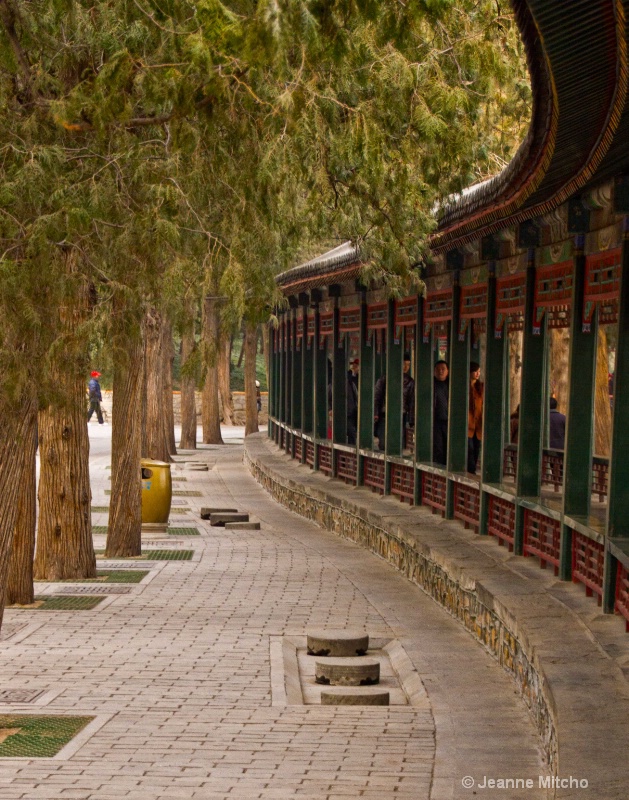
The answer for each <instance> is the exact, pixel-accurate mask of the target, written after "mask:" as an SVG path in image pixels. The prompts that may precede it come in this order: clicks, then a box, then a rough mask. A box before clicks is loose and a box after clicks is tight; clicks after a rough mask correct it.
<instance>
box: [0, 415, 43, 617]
mask: <svg viewBox="0 0 629 800" xmlns="http://www.w3.org/2000/svg"><path fill="white" fill-rule="evenodd" d="M25 427H26V431H25V439H24V442H23V448H24V464H23V467H22V475H21V477H20V478H19V479H18V481H19V486H20V494H19V498H18V501H17V519H16V521H15V530H14V532H13V545H12V548H11V561H10V564H9V575H8V579H7V593H6V604H7V605H13V604H14V603H18V604H20V605H24V606H25V605H29V604H30V603H33V602H34V600H35V593H34V590H33V555H34V553H35V528H36V525H37V479H36V475H35V466H36V465H35V455H36V453H37V410H36V408H35V405H34V404H33V407H32V408H31V411H30V413H29V414H27V419H26V420H25ZM0 584H1V582H0Z"/></svg>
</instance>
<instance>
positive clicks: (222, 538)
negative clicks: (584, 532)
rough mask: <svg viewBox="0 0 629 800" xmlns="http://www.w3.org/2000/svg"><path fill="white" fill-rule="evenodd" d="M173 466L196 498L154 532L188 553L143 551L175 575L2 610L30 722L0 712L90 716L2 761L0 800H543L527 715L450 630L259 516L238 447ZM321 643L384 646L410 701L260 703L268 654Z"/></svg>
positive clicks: (7, 653) (399, 584)
mask: <svg viewBox="0 0 629 800" xmlns="http://www.w3.org/2000/svg"><path fill="white" fill-rule="evenodd" d="M90 433H91V435H92V438H93V440H95V437H96V436H97V435H99V436H101V439H103V438H104V437H106V432H104V431H102V430H99V431H98V434H97V433H95V432H94V429H93V428H90ZM235 433H236V434H237V433H238V431H236V432H235ZM93 444H94V445H96V444H98V446H95V447H94V456H93V458H92V485H93V495H94V496H93V501H92V502H93V505H94V506H100V505H106V504H107V500H108V497H107V496H106V495H105V494H104V491H105V489H108V488H109V481H108V477H109V471H108V470H107V469H106V465H107V464H108V463H109V456H108V453H107V447H106V442H104V441H100V442H98V443H97V442H95V441H93ZM190 458H194V459H195V460H204V461H206V462H208V463H209V464H210V465H213V468H212V469H210V471H209V472H193V471H189V470H186V469H182V468H181V467H182V465H179V464H178V465H176V467H175V468H174V469H173V475H174V477H175V478H177V477H185V478H186V481H185V482H182V483H177V485H176V487H175V488H176V489H179V490H185V491H200V492H201V493H202V496H200V497H194V496H186V497H182V498H181V499H180V498H177V500H178V503H182V504H184V503H185V505H177V506H175V507H174V509H173V514H172V516H171V525H177V526H179V527H196V528H198V529H199V531H200V532H201V536H190V537H185V536H184V537H173V536H171V537H170V538H169V540H168V541H167V542H166V543H162V542H160V543H156V544H155V545H152V544H151V545H147V547H153V546H155V547H156V546H157V545H158V544H159V545H160V546H162V545H163V544H165V545H168V546H169V547H171V548H172V547H175V546H176V547H177V548H180V549H192V550H194V556H193V559H192V560H191V561H164V562H153V563H152V564H151V565H150V577H149V579H147V580H148V582H147V581H145V582H143V583H141V584H137V585H134V586H133V587H132V588H131V591H130V593H129V594H123V595H112V596H111V597H108V598H107V600H106V601H105V604H104V605H102V606H100V607H98V608H96V609H94V610H93V611H82V612H43V611H34V610H18V609H8V610H7V612H6V613H5V628H4V630H3V637H2V640H1V641H0V688H1V689H3V690H4V689H28V690H37V691H43V692H47V693H49V694H47V695H45V696H44V698H47V700H46V704H45V705H41V706H35V705H34V704H23V705H20V706H16V705H7V704H5V705H1V704H0V714H2V713H7V712H16V711H19V712H20V713H22V712H23V713H47V714H51V713H55V714H83V715H95V716H96V717H97V722H96V723H95V726H94V727H98V726H100V727H98V730H95V731H94V732H93V735H91V736H88V737H85V741H84V743H83V744H82V745H81V746H80V747H78V749H77V748H75V752H74V753H72V754H70V755H69V757H64V754H63V753H62V758H57V759H52V760H51V759H30V760H18V759H1V760H0V798H1V799H2V800H13V799H14V798H28V800H36V799H37V798H43V799H45V800H60V799H61V798H75V800H92V798H94V799H96V798H98V800H119V799H120V798H132V799H133V800H145V799H146V800H149V799H150V800H157V799H158V798H164V800H176V798H195V799H196V798H201V799H202V800H220V799H221V798H236V799H237V800H249V798H266V799H267V800H275V799H276V798H277V800H279V799H280V798H292V797H294V798H309V799H310V800H315V798H317V800H319V799H320V798H330V799H331V798H348V797H349V798H351V797H355V798H359V797H364V798H378V800H386V799H387V798H409V799H410V798H413V800H424V798H426V799H428V798H433V800H445V798H472V797H473V796H474V795H473V794H472V790H471V789H465V788H463V786H462V779H463V778H464V777H465V776H474V778H475V780H477V781H480V780H482V777H483V776H484V775H487V776H489V777H493V778H501V777H510V778H523V779H527V778H528V779H532V780H533V781H534V788H532V789H527V790H522V791H519V790H512V789H509V790H506V791H500V790H497V791H492V792H490V793H489V792H485V791H483V790H481V789H479V790H478V792H477V794H478V795H482V794H487V793H489V794H490V795H491V797H493V798H505V799H506V798H509V800H511V798H519V797H526V798H540V797H546V796H547V793H546V790H544V789H539V788H538V776H540V775H544V774H546V769H545V767H544V765H543V764H542V760H541V757H540V751H539V743H538V739H537V736H536V733H535V730H534V727H533V724H532V721H531V719H530V718H529V715H528V712H527V711H526V709H525V707H524V705H523V703H522V701H521V700H520V698H519V696H518V695H517V694H516V692H515V690H514V686H513V684H512V683H511V680H510V678H509V677H508V676H507V675H506V674H505V673H504V672H503V671H502V670H501V668H500V667H499V666H498V665H497V664H496V663H495V662H494V661H493V660H492V658H491V657H490V656H489V655H488V654H487V653H485V652H484V651H483V650H482V649H481V647H479V645H478V644H477V643H476V642H475V641H473V640H472V638H471V637H470V636H469V635H468V634H467V633H466V632H465V631H464V630H463V629H462V628H461V627H460V626H459V625H458V624H457V623H456V622H455V621H454V620H452V619H451V618H450V617H449V616H448V615H447V614H446V613H445V612H443V611H442V610H441V609H440V608H438V607H437V606H436V604H434V603H433V602H432V601H431V600H430V599H428V598H427V597H426V596H425V595H423V594H422V592H421V591H420V590H419V589H418V588H417V587H415V586H413V585H412V584H410V583H409V582H408V581H406V580H405V579H404V578H402V577H401V576H400V575H398V574H397V573H396V572H395V570H393V569H392V568H391V567H390V566H389V565H388V564H386V563H385V562H383V561H381V560H380V559H378V558H377V557H375V556H374V555H372V554H370V553H368V552H365V551H363V550H362V549H361V548H359V547H356V546H354V545H352V544H351V543H349V542H347V541H344V540H340V539H338V538H337V537H335V536H333V535H332V534H329V533H327V532H325V531H322V530H320V529H319V528H317V527H316V526H315V525H313V524H311V523H309V522H307V521H304V520H303V519H301V518H299V517H297V516H296V515H294V514H292V513H291V512H288V511H286V510H284V509H282V508H281V507H279V506H278V505H276V504H275V503H274V502H273V501H271V500H270V499H269V498H268V496H267V495H266V494H265V493H264V491H263V490H262V489H261V488H260V487H259V486H258V485H257V484H256V483H255V482H254V480H253V479H252V478H251V476H250V475H249V474H248V472H247V471H246V470H245V468H244V466H243V464H242V446H241V445H239V444H238V443H237V440H233V441H232V443H231V444H227V445H225V446H222V447H220V448H203V449H202V450H200V451H199V452H198V453H196V454H195V455H194V456H190ZM223 503H225V504H228V505H231V504H233V505H234V506H235V507H238V508H239V509H241V510H245V511H248V512H250V513H251V514H253V515H255V517H256V518H258V519H259V520H261V522H262V530H260V531H230V532H227V531H225V530H223V529H216V528H211V527H210V526H209V523H206V522H203V521H201V520H200V519H199V517H198V509H199V508H200V507H201V506H203V505H218V504H223ZM183 508H187V509H189V511H188V512H187V513H182V512H181V509H183ZM105 522H106V515H104V514H98V513H97V514H94V523H95V524H97V525H98V524H104V523H105ZM95 543H96V546H97V547H98V546H101V545H104V536H100V535H97V536H95ZM174 543H176V544H174ZM54 590H55V588H54V587H53V586H52V585H47V586H40V587H39V589H38V593H39V592H42V591H54ZM325 627H331V628H335V629H337V628H345V627H351V628H359V629H365V630H367V631H368V632H369V634H370V635H371V636H372V637H376V638H386V639H395V640H397V641H399V642H400V644H401V645H402V647H403V648H404V650H405V651H406V653H407V655H408V656H409V657H410V659H411V661H412V662H413V665H414V667H415V669H416V670H417V672H418V673H419V675H420V677H421V679H422V681H423V684H424V687H425V689H426V691H427V697H428V704H427V705H425V706H424V707H419V708H417V707H410V706H395V707H393V706H392V707H389V708H365V707H362V708H361V707H355V708H347V707H345V708H344V707H338V706H325V707H323V706H316V705H309V706H297V705H295V706H291V705H286V706H281V705H276V704H274V695H273V691H272V675H271V657H270V643H271V641H272V639H274V637H281V636H293V637H294V636H303V635H304V634H305V633H306V631H308V630H309V629H312V628H316V629H320V628H325Z"/></svg>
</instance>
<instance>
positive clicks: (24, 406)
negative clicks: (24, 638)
mask: <svg viewBox="0 0 629 800" xmlns="http://www.w3.org/2000/svg"><path fill="white" fill-rule="evenodd" d="M0 411H1V412H2V414H1V416H2V425H0V497H1V498H2V502H1V503H0V628H1V627H2V616H3V613H4V602H5V591H6V586H7V576H8V573H9V562H10V560H11V545H12V542H13V536H14V531H15V526H16V521H17V519H18V509H19V503H20V496H21V493H22V491H23V485H22V480H23V477H24V462H25V460H26V453H27V450H28V447H29V442H30V437H31V435H32V422H31V420H32V417H33V416H34V415H35V414H36V408H35V401H34V399H33V398H32V397H30V396H24V397H22V399H21V401H20V403H19V405H18V407H17V408H16V409H8V408H2V409H0Z"/></svg>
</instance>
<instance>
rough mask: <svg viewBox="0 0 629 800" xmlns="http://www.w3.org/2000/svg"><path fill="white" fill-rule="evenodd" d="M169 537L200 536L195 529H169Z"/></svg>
mask: <svg viewBox="0 0 629 800" xmlns="http://www.w3.org/2000/svg"><path fill="white" fill-rule="evenodd" d="M168 535H169V536H200V535H201V534H200V533H199V531H198V529H197V528H169V529H168Z"/></svg>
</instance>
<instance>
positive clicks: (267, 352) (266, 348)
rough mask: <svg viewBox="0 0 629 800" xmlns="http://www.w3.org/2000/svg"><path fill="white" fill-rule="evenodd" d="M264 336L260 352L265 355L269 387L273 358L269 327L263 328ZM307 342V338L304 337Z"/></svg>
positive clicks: (265, 370)
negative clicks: (270, 348) (271, 359)
mask: <svg viewBox="0 0 629 800" xmlns="http://www.w3.org/2000/svg"><path fill="white" fill-rule="evenodd" d="M261 328H262V336H261V342H260V352H261V353H264V374H265V375H266V385H267V388H268V386H269V358H270V357H271V354H270V350H269V326H268V325H267V324H264V325H262V326H261ZM304 341H305V337H304Z"/></svg>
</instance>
